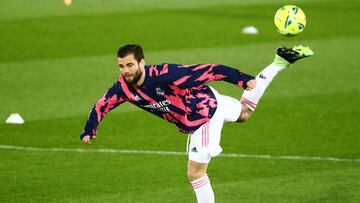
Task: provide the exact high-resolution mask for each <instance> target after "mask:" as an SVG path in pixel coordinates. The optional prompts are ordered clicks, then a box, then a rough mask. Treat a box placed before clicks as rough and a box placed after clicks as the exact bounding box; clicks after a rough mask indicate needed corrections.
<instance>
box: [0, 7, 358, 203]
mask: <svg viewBox="0 0 360 203" xmlns="http://www.w3.org/2000/svg"><path fill="white" fill-rule="evenodd" d="M288 3H289V2H288V1H281V0H253V1H243V0H222V1H217V0H196V1H190V0H189V1H188V0H185V1H184V0H172V1H165V0H153V1H146V0H74V1H73V4H72V5H71V6H69V7H66V6H65V5H64V4H63V2H62V1H61V0H52V1H43V0H32V1H25V0H11V1H0V39H1V42H0V53H1V54H0V82H1V85H0V106H1V107H0V121H1V124H0V201H4V202H195V196H194V194H193V190H192V188H191V185H190V184H189V183H188V181H187V178H186V163H187V157H186V156H185V155H161V154H158V155H154V154H121V153H99V152H90V151H88V152H83V153H80V152H76V151H71V150H70V151H67V152H66V151H54V150H53V151H52V150H51V149H53V148H60V149H83V150H94V149H117V150H124V149H125V150H153V151H176V152H185V146H186V139H187V136H186V135H183V134H180V133H178V132H177V130H176V128H175V127H174V126H172V125H170V124H168V123H166V122H164V121H162V120H160V119H158V118H156V117H154V116H152V115H151V114H148V113H146V112H144V111H142V110H140V109H137V108H135V107H133V106H131V105H128V104H125V105H123V106H120V107H118V108H117V109H116V110H114V111H113V112H111V113H110V114H109V115H108V116H107V117H106V118H105V119H104V120H103V122H102V123H101V126H100V128H99V130H98V140H97V141H96V142H94V143H93V144H92V145H90V146H85V145H83V144H82V143H81V142H80V140H79V133H80V132H81V130H82V128H83V126H84V124H85V121H86V119H87V116H88V113H89V111H90V109H91V107H92V105H93V104H94V103H95V102H96V100H97V99H98V98H100V97H101V96H102V94H103V93H104V91H105V90H107V88H108V87H110V86H111V85H112V84H113V82H114V81H115V80H116V78H117V76H118V74H119V71H118V69H117V66H116V55H115V53H116V50H117V48H118V47H119V46H121V45H123V44H125V43H139V44H141V45H143V48H144V50H145V58H146V62H147V63H148V64H156V63H162V62H172V63H180V64H193V63H205V62H206V63H221V64H226V65H229V66H233V67H236V68H239V69H241V70H242V71H244V72H247V73H251V74H256V73H258V72H259V71H260V70H261V69H262V68H263V67H265V66H266V65H267V64H269V63H270V62H271V61H272V59H273V57H274V51H275V49H276V48H277V47H278V46H280V45H281V44H285V45H288V46H292V45H295V44H298V43H301V44H304V45H308V46H310V47H311V48H312V49H313V50H314V52H315V55H314V56H313V57H312V58H309V59H306V60H303V61H300V62H299V63H297V64H296V65H294V66H293V67H292V68H290V69H289V70H286V71H284V72H282V73H281V74H280V75H279V76H278V77H277V78H276V79H275V81H274V82H273V83H272V85H271V86H270V87H269V89H268V91H267V92H266V94H265V96H264V97H263V99H262V101H261V103H260V105H259V106H258V109H257V110H256V112H255V114H254V115H253V117H252V118H251V119H250V121H249V122H248V123H245V124H243V125H238V124H226V125H225V127H224V129H223V135H222V146H223V149H224V152H223V153H225V154H230V153H235V154H245V155H272V156H274V157H273V158H269V159H264V158H255V157H247V158H240V157H233V158H231V157H218V158H215V159H213V160H212V162H211V164H210V168H209V171H208V174H209V176H210V177H211V181H212V185H213V188H214V191H215V193H216V200H217V202H359V201H360V189H359V188H360V181H359V180H360V173H359V167H360V160H359V159H360V136H359V131H360V108H359V104H360V94H359V93H360V83H359V80H360V74H359V73H360V71H359V63H360V58H359V54H360V49H359V44H360V27H359V25H358V22H359V21H360V14H359V10H360V3H359V1H358V0H341V1H340V0H338V1H333V0H329V1H328V0H327V1H325V0H303V1H292V2H291V3H295V4H297V5H298V6H300V7H301V8H302V9H303V10H304V11H305V13H306V15H307V27H306V28H305V31H304V33H302V34H301V35H299V36H296V37H290V38H289V37H283V36H281V35H279V34H278V33H277V32H276V30H275V26H274V24H273V16H274V14H275V11H276V10H277V9H278V8H279V7H281V6H282V5H284V4H288ZM249 25H252V26H255V27H257V28H258V30H259V34H258V35H243V34H242V33H241V30H242V28H243V27H245V26H249ZM212 86H214V87H216V88H217V89H218V90H219V91H220V92H221V93H223V94H228V95H231V96H234V97H237V98H239V97H240V95H241V94H242V90H239V89H238V88H236V87H234V86H231V85H229V84H225V83H223V82H222V83H212ZM14 112H17V113H20V114H21V115H22V116H23V117H24V119H25V124H23V125H7V124H5V119H6V118H7V117H8V116H9V115H10V114H11V113H14ZM9 146H11V147H33V148H25V149H27V150H20V149H13V148H12V149H9ZM35 148H36V149H43V150H44V149H48V151H47V150H44V151H36V150H34V149H35ZM31 149H33V150H31ZM279 156H291V157H294V156H301V157H322V158H323V159H319V160H296V159H279ZM326 157H333V158H338V159H326Z"/></svg>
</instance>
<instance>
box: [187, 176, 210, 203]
mask: <svg viewBox="0 0 360 203" xmlns="http://www.w3.org/2000/svg"><path fill="white" fill-rule="evenodd" d="M191 184H192V186H193V188H194V191H195V194H196V199H197V202H198V203H214V202H215V197H214V192H213V190H212V187H211V185H210V180H209V178H208V176H207V175H205V176H203V177H201V178H199V179H196V180H194V181H191Z"/></svg>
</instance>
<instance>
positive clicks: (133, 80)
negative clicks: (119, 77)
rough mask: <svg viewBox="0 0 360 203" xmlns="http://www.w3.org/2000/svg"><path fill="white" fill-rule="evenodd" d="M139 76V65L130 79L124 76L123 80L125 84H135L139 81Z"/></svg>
mask: <svg viewBox="0 0 360 203" xmlns="http://www.w3.org/2000/svg"><path fill="white" fill-rule="evenodd" d="M141 76H142V71H141V69H140V66H139V68H138V69H137V70H136V72H135V74H134V76H133V79H132V80H128V79H127V78H126V77H124V78H125V82H126V83H127V84H130V85H136V84H137V83H138V82H139V80H140V78H141Z"/></svg>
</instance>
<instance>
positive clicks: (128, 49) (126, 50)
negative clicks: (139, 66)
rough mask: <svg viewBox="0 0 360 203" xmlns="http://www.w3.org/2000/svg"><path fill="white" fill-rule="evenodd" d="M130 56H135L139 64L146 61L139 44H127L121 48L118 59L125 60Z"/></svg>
mask: <svg viewBox="0 0 360 203" xmlns="http://www.w3.org/2000/svg"><path fill="white" fill-rule="evenodd" d="M130 54H134V58H135V59H136V61H137V62H138V63H139V62H140V61H141V59H145V57H144V53H143V50H142V48H141V46H140V45H137V44H126V45H124V46H122V47H120V48H119V50H118V52H117V57H119V58H124V57H125V56H127V55H130Z"/></svg>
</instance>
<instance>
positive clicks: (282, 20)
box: [274, 5, 306, 35]
mask: <svg viewBox="0 0 360 203" xmlns="http://www.w3.org/2000/svg"><path fill="white" fill-rule="evenodd" d="M274 22H275V26H276V28H277V30H278V32H279V33H280V34H282V35H297V34H300V33H301V32H302V31H304V28H305V26H306V17H305V13H304V11H303V10H301V8H299V7H298V6H296V5H286V6H283V7H281V8H279V9H278V10H277V11H276V14H275V18H274Z"/></svg>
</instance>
